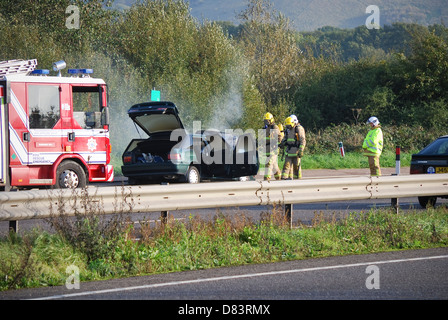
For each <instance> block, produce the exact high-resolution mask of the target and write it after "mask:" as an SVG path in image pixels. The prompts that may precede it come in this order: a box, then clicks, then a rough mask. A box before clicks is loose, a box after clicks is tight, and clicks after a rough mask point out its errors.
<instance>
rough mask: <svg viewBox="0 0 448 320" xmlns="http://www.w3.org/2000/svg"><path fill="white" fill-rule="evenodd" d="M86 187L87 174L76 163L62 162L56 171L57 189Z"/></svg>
mask: <svg viewBox="0 0 448 320" xmlns="http://www.w3.org/2000/svg"><path fill="white" fill-rule="evenodd" d="M85 186H86V173H85V172H84V170H83V168H82V167H81V166H80V165H79V164H78V163H76V162H74V161H64V162H62V163H61V164H60V165H59V167H58V169H57V170H56V184H55V187H56V188H60V189H74V188H84V187H85Z"/></svg>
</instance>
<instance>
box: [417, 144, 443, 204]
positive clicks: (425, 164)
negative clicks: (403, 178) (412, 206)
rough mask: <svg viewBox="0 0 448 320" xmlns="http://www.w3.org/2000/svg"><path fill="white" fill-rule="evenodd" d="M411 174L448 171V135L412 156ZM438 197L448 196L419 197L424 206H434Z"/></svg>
mask: <svg viewBox="0 0 448 320" xmlns="http://www.w3.org/2000/svg"><path fill="white" fill-rule="evenodd" d="M410 170H411V171H410V173H411V174H437V173H448V135H446V136H442V137H439V138H437V139H436V140H435V141H433V142H431V143H430V144H429V145H428V146H426V147H425V148H424V149H423V150H421V151H420V152H419V153H417V154H413V155H412V158H411V169H410ZM437 197H441V198H448V196H447V195H444V196H427V197H426V196H425V197H418V202H419V203H420V205H421V206H422V207H424V208H426V207H427V206H434V205H435V203H436V200H437Z"/></svg>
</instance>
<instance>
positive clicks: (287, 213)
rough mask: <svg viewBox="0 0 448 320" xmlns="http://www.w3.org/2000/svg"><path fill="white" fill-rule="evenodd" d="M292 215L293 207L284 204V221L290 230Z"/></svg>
mask: <svg viewBox="0 0 448 320" xmlns="http://www.w3.org/2000/svg"><path fill="white" fill-rule="evenodd" d="M292 215H293V205H292V204H285V217H286V221H287V222H288V223H289V227H290V228H292Z"/></svg>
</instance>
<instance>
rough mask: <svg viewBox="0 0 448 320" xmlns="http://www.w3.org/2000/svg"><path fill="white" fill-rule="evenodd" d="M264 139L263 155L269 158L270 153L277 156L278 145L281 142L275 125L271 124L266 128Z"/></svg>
mask: <svg viewBox="0 0 448 320" xmlns="http://www.w3.org/2000/svg"><path fill="white" fill-rule="evenodd" d="M265 139H266V141H265V146H266V149H265V155H266V156H269V155H270V154H271V153H275V154H278V144H279V143H280V141H281V133H280V129H279V128H278V126H277V125H276V124H271V125H269V126H268V127H267V128H266V136H265Z"/></svg>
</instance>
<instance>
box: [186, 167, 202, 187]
mask: <svg viewBox="0 0 448 320" xmlns="http://www.w3.org/2000/svg"><path fill="white" fill-rule="evenodd" d="M186 180H187V182H188V183H199V182H200V181H201V175H200V174H199V170H198V168H196V167H193V166H191V167H190V168H188V172H187V175H186Z"/></svg>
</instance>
